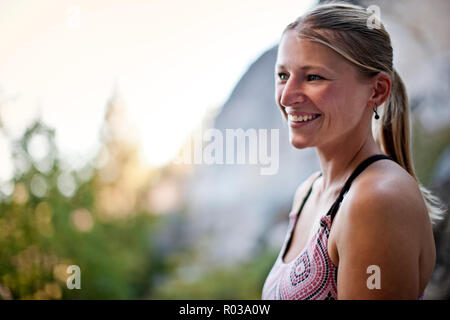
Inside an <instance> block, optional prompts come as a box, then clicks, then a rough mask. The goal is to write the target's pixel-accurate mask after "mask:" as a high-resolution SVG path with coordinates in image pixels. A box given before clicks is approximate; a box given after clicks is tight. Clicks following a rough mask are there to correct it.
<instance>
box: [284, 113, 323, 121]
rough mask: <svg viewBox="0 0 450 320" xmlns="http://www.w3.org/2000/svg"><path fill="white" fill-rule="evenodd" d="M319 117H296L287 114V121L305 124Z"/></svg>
mask: <svg viewBox="0 0 450 320" xmlns="http://www.w3.org/2000/svg"><path fill="white" fill-rule="evenodd" d="M318 116H319V115H308V116H307V115H304V116H296V115H293V114H288V119H289V120H291V121H297V122H305V121H309V120H312V119H315V118H317V117H318Z"/></svg>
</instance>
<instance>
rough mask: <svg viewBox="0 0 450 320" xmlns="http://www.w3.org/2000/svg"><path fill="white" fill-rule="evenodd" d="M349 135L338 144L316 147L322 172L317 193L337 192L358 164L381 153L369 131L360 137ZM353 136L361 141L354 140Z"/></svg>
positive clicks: (353, 134)
mask: <svg viewBox="0 0 450 320" xmlns="http://www.w3.org/2000/svg"><path fill="white" fill-rule="evenodd" d="M351 135H352V137H348V136H345V137H343V138H342V139H341V142H339V143H336V141H334V142H333V143H332V144H330V145H328V146H318V147H317V153H318V156H319V158H320V166H321V171H322V183H321V184H320V186H319V187H318V189H319V190H318V191H319V193H324V192H331V193H333V192H339V191H340V189H341V188H342V186H343V185H344V183H345V181H346V180H347V179H348V177H350V175H351V173H352V172H353V170H355V168H356V167H357V166H358V164H359V163H361V162H362V161H363V160H364V159H366V158H368V157H370V156H371V155H374V154H380V153H382V152H381V150H380V149H379V148H378V145H377V144H376V142H375V140H374V138H373V136H372V132H371V130H370V131H368V132H366V134H364V135H361V136H360V135H355V133H352V134H351ZM355 136H360V137H361V139H355Z"/></svg>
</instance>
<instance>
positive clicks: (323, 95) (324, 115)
mask: <svg viewBox="0 0 450 320" xmlns="http://www.w3.org/2000/svg"><path fill="white" fill-rule="evenodd" d="M275 85H276V90H275V95H276V102H277V105H278V106H279V107H280V109H281V111H282V112H283V114H284V116H285V118H286V120H287V121H288V123H289V136H290V140H291V144H292V145H293V146H294V147H296V148H306V147H312V146H320V145H326V144H329V143H336V141H341V142H345V141H346V139H348V138H351V137H352V135H353V134H355V133H357V132H361V131H358V129H364V128H362V126H366V127H367V126H370V120H371V114H372V112H373V111H372V109H371V108H369V107H368V100H369V96H370V93H371V84H370V83H369V81H367V80H364V79H363V78H362V76H361V75H360V74H359V73H358V70H357V68H356V67H355V66H354V65H353V64H352V63H351V62H349V61H348V60H346V59H345V58H344V57H342V56H341V55H339V54H338V53H336V52H335V51H334V50H332V49H331V48H329V47H327V46H325V45H323V44H320V43H317V42H314V41H310V40H306V39H299V38H298V37H297V35H296V32H295V31H294V30H287V31H286V32H285V33H284V35H283V37H282V39H281V42H280V44H279V47H278V56H277V64H276V69H275ZM288 114H290V115H289V116H288ZM296 116H297V117H296ZM309 119H310V120H309ZM299 120H300V121H301V120H306V121H302V122H300V121H299Z"/></svg>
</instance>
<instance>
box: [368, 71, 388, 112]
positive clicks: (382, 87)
mask: <svg viewBox="0 0 450 320" xmlns="http://www.w3.org/2000/svg"><path fill="white" fill-rule="evenodd" d="M391 88H392V79H391V77H390V76H389V74H387V73H386V72H384V71H380V72H379V73H378V74H377V75H376V76H375V77H374V78H373V80H372V89H371V94H370V96H369V100H368V101H367V102H368V105H369V106H374V105H376V106H379V105H381V104H382V103H384V102H385V101H386V100H387V98H389V94H390V93H391Z"/></svg>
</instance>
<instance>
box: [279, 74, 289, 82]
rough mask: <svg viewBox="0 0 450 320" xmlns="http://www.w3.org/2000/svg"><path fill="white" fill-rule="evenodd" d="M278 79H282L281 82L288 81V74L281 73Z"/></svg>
mask: <svg viewBox="0 0 450 320" xmlns="http://www.w3.org/2000/svg"><path fill="white" fill-rule="evenodd" d="M278 78H279V79H280V80H287V78H288V77H287V74H286V73H284V72H280V73H278Z"/></svg>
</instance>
